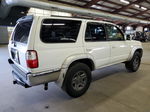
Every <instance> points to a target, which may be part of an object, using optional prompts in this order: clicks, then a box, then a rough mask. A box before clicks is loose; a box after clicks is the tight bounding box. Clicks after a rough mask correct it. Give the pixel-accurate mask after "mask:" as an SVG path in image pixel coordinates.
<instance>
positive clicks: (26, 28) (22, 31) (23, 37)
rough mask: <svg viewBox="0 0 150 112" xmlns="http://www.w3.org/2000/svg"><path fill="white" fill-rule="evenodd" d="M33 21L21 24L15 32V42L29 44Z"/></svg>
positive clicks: (18, 24)
mask: <svg viewBox="0 0 150 112" xmlns="http://www.w3.org/2000/svg"><path fill="white" fill-rule="evenodd" d="M31 25H32V21H23V22H19V23H17V25H16V28H15V30H14V32H13V40H14V41H15V42H20V43H25V44H26V43H27V41H28V37H29V33H30V29H31Z"/></svg>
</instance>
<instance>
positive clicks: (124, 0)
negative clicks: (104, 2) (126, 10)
mask: <svg viewBox="0 0 150 112" xmlns="http://www.w3.org/2000/svg"><path fill="white" fill-rule="evenodd" d="M120 2H123V3H126V4H129V3H130V2H129V1H127V0H120Z"/></svg>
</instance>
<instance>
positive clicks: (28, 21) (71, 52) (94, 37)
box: [8, 16, 143, 97]
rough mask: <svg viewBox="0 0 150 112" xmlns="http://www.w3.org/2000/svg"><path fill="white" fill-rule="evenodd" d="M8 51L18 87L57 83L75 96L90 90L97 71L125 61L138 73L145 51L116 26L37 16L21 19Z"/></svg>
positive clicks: (83, 20)
mask: <svg viewBox="0 0 150 112" xmlns="http://www.w3.org/2000/svg"><path fill="white" fill-rule="evenodd" d="M8 49H9V54H10V59H9V60H8V61H9V63H10V64H11V65H12V68H13V70H12V71H13V72H12V73H13V76H14V83H15V84H16V83H17V84H20V85H23V86H24V87H31V86H35V85H39V84H45V89H47V87H48V83H49V82H52V81H55V82H56V83H57V84H58V85H59V86H60V87H62V88H63V89H64V90H65V91H66V92H67V93H68V94H69V95H70V96H72V97H79V96H81V95H82V94H84V93H85V92H86V91H87V89H88V88H89V86H90V83H91V80H92V79H91V71H93V70H95V69H99V68H102V67H106V66H110V65H114V64H117V63H122V62H124V63H125V66H126V68H127V70H129V71H131V72H135V71H137V70H138V68H139V66H140V62H141V57H142V53H143V50H142V46H141V43H140V42H138V41H131V40H126V39H125V36H124V34H123V33H122V31H121V30H120V29H119V28H118V26H116V25H115V24H111V23H107V22H102V21H94V20H86V19H75V18H60V17H37V16H26V17H23V18H21V19H19V20H18V23H17V25H16V27H15V29H14V32H13V33H12V39H11V40H10V42H9V45H8Z"/></svg>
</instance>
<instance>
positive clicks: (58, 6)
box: [0, 0, 150, 24]
mask: <svg viewBox="0 0 150 112" xmlns="http://www.w3.org/2000/svg"><path fill="white" fill-rule="evenodd" d="M14 6H23V7H34V8H40V9H45V10H55V11H64V12H69V13H75V14H79V15H85V16H90V17H93V18H99V17H102V18H108V19H111V20H116V21H117V20H122V21H125V22H137V23H142V24H150V21H147V20H142V19H137V18H131V17H127V16H121V15H117V14H111V13H106V12H103V11H97V10H92V9H85V8H81V7H77V6H72V5H66V4H62V3H57V2H52V1H47V0H3V1H2V3H1V5H0V12H1V13H0V18H5V17H7V15H8V14H9V12H10V10H11V8H12V7H14ZM4 9H5V10H4Z"/></svg>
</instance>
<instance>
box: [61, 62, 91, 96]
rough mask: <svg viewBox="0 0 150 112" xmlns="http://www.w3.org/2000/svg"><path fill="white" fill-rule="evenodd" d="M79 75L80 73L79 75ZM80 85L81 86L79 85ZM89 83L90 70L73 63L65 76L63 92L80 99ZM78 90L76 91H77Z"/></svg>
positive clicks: (82, 65)
mask: <svg viewBox="0 0 150 112" xmlns="http://www.w3.org/2000/svg"><path fill="white" fill-rule="evenodd" d="M80 73H82V74H81V75H82V76H81V75H80ZM81 83H82V84H81ZM90 83H91V70H90V68H89V67H88V66H87V65H86V64H84V63H75V64H74V65H73V66H71V67H70V68H69V70H68V71H67V74H66V78H65V82H64V86H65V91H66V92H67V93H68V95H70V96H71V97H74V98H76V97H80V96H81V95H83V94H84V93H85V92H86V91H87V89H88V88H89V86H90ZM77 88H78V90H77Z"/></svg>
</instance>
